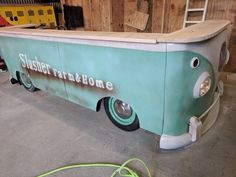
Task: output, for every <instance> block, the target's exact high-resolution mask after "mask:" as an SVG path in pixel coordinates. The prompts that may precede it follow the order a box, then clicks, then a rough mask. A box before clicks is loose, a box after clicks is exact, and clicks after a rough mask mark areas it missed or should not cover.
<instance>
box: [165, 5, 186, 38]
mask: <svg viewBox="0 0 236 177" xmlns="http://www.w3.org/2000/svg"><path fill="white" fill-rule="evenodd" d="M185 6H186V1H185V0H167V1H166V7H165V17H164V18H165V20H164V22H165V23H164V33H170V32H173V31H176V30H179V29H181V28H182V27H183V21H184V13H185Z"/></svg>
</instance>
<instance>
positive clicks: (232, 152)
mask: <svg viewBox="0 0 236 177" xmlns="http://www.w3.org/2000/svg"><path fill="white" fill-rule="evenodd" d="M186 2H187V1H186V0H119V1H117V0H61V1H59V0H15V1H14V2H13V1H11V0H0V9H4V7H6V6H25V5H29V4H36V5H38V4H43V5H49V6H52V7H53V8H54V13H55V20H53V21H56V22H55V23H56V24H57V25H51V26H50V24H49V26H47V24H46V25H45V24H40V23H41V22H38V23H39V24H37V25H40V26H42V28H46V29H48V28H52V29H56V30H76V31H104V32H135V33H171V32H174V31H177V30H180V29H182V28H183V25H184V21H186V20H185V16H186ZM189 3H190V4H189V7H191V8H195V9H196V8H202V7H204V5H205V3H206V0H190V1H189ZM205 12H206V16H205V19H204V20H222V19H224V20H229V21H230V22H231V24H230V25H229V27H228V31H229V33H228V49H229V52H230V59H229V62H228V64H227V65H226V66H225V67H224V69H223V71H222V72H221V74H220V79H221V80H222V81H223V82H224V94H223V96H222V97H221V98H220V111H219V115H218V118H217V121H216V123H215V124H214V125H213V127H212V128H211V129H210V130H209V131H208V132H207V133H206V134H205V135H204V136H202V137H201V138H200V139H199V140H198V141H197V142H195V143H192V144H191V145H188V146H186V147H184V148H181V149H177V150H163V149H160V148H159V145H158V144H159V141H160V136H159V135H156V134H154V133H151V132H149V131H146V130H144V129H138V130H136V131H134V132H126V131H122V130H120V129H119V128H117V127H116V126H114V124H112V122H111V121H110V120H109V119H108V118H107V116H106V113H105V110H104V107H103V106H102V107H101V110H100V111H99V112H95V111H92V110H89V109H87V108H84V107H82V106H79V105H77V104H74V103H71V102H69V101H67V100H64V99H62V98H59V97H57V96H54V95H51V94H49V93H47V92H46V91H41V90H39V91H36V92H34V93H30V92H27V91H26V90H25V89H24V87H22V86H20V85H19V84H14V85H13V84H11V83H10V82H9V77H10V75H9V73H8V72H7V71H6V68H5V67H4V66H3V65H4V64H3V63H2V61H0V67H1V72H0V177H16V176H17V177H19V176H20V177H32V176H38V175H40V174H43V173H45V172H48V171H50V170H53V169H56V168H58V167H63V166H66V165H74V164H87V163H114V164H122V163H123V162H125V161H126V160H128V159H131V158H134V157H136V158H140V159H142V160H144V162H145V163H146V164H147V166H148V168H149V169H150V172H151V176H152V177H190V176H191V177H192V176H194V177H217V176H222V177H235V176H236V165H235V164H236V2H235V0H224V1H222V0H208V3H207V8H206V9H205ZM0 13H1V12H0ZM203 13H204V12H203V10H202V11H193V12H191V13H189V14H187V15H188V21H191V22H195V21H202V17H203ZM0 15H1V14H0ZM13 20H14V19H13ZM0 22H1V21H0ZM14 23H17V24H14V25H22V24H26V22H25V21H23V22H22V21H21V20H20V19H19V20H17V21H16V22H14ZM27 24H28V22H27ZM191 24H192V23H190V24H186V26H188V25H191ZM193 24H194V23H193ZM2 27H4V26H2ZM0 32H1V31H0ZM0 43H1V41H0ZM128 166H130V167H131V168H132V169H135V170H136V171H138V174H139V175H140V176H143V177H144V176H147V174H146V172H145V169H144V168H143V167H142V166H140V165H139V164H136V163H132V164H130V165H128ZM113 171H114V168H83V169H82V168H79V169H72V170H65V171H62V172H60V173H56V174H53V175H50V176H55V177H56V176H57V177H77V176H82V177H89V176H96V177H109V176H110V175H111V174H112V172H113ZM117 176H118V175H117Z"/></svg>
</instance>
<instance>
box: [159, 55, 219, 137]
mask: <svg viewBox="0 0 236 177" xmlns="http://www.w3.org/2000/svg"><path fill="white" fill-rule="evenodd" d="M194 57H197V58H198V59H199V61H200V65H199V67H197V68H191V67H190V59H192V58H194ZM205 71H207V72H209V73H210V75H211V77H212V81H213V83H212V87H211V90H210V91H209V92H208V93H207V94H206V95H204V96H203V97H201V98H198V99H196V98H193V88H194V86H195V83H196V81H197V79H198V78H199V76H200V75H201V74H202V73H203V72H205ZM216 80H217V78H216V76H215V74H214V71H213V68H212V65H211V64H210V62H209V61H208V60H207V59H206V58H204V57H203V56H201V55H199V54H197V53H193V52H187V51H186V52H168V53H167V64H166V79H165V111H164V112H165V113H164V117H165V119H164V128H163V130H164V132H163V133H164V134H167V135H175V136H176V135H181V134H183V133H186V132H188V127H189V119H190V118H191V117H193V116H200V115H201V114H202V113H203V112H204V111H205V110H207V109H208V108H209V106H210V105H211V104H212V100H213V97H214V93H215V89H216ZM177 125H178V126H177Z"/></svg>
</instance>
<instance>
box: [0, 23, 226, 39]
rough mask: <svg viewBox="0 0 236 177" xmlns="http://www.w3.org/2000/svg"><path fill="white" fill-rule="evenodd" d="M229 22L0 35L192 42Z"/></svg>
mask: <svg viewBox="0 0 236 177" xmlns="http://www.w3.org/2000/svg"><path fill="white" fill-rule="evenodd" d="M229 24H230V22H229V21H227V20H212V21H205V22H202V23H199V24H196V25H192V26H190V27H188V28H185V29H182V30H179V31H176V32H173V33H169V34H160V33H130V32H88V31H86V32H85V31H60V30H46V29H45V30H40V29H21V28H16V27H14V28H9V27H8V28H0V35H1V36H8V35H11V36H13V35H15V36H20V35H25V36H38V37H40V36H43V37H57V38H73V39H88V40H101V41H119V42H122V41H124V42H135V43H159V42H160V43H161V42H172V43H192V42H200V41H204V40H207V39H210V38H212V37H214V36H216V35H217V34H219V33H220V32H222V31H224V30H225V29H227V26H228V25H229Z"/></svg>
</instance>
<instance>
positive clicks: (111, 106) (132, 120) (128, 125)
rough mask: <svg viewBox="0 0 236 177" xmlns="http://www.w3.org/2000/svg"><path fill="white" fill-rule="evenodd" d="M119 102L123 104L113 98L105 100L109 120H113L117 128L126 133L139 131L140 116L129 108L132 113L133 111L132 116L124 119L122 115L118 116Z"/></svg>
mask: <svg viewBox="0 0 236 177" xmlns="http://www.w3.org/2000/svg"><path fill="white" fill-rule="evenodd" d="M117 102H122V101H120V100H117V99H114V98H111V97H110V98H105V99H104V107H105V111H106V114H107V116H108V118H109V119H110V120H111V122H112V123H113V124H114V125H116V126H117V127H119V128H120V129H122V130H125V131H134V130H137V129H139V120H138V116H137V114H136V113H135V112H134V111H133V109H132V108H131V107H130V106H129V108H130V111H131V112H130V116H129V117H122V116H121V115H118V114H119V113H118V112H117V111H116V108H115V104H117ZM122 103H124V102H122ZM124 104H126V103H124ZM126 105H128V104H126Z"/></svg>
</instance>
